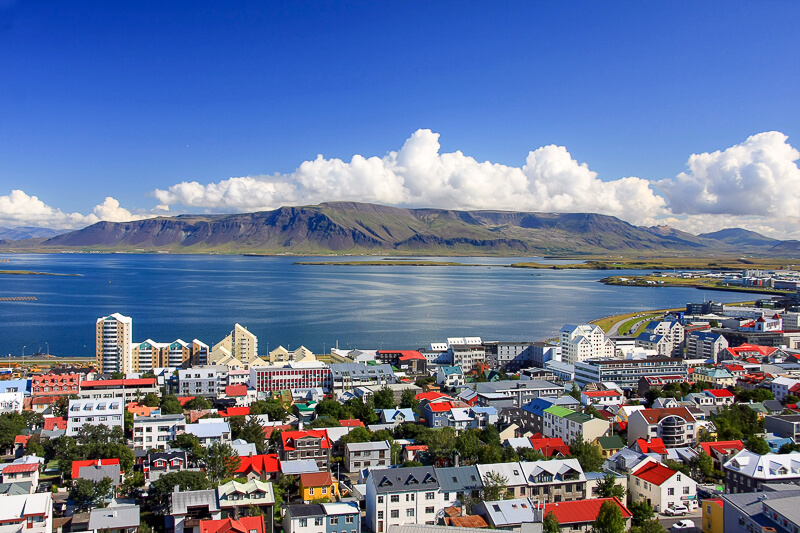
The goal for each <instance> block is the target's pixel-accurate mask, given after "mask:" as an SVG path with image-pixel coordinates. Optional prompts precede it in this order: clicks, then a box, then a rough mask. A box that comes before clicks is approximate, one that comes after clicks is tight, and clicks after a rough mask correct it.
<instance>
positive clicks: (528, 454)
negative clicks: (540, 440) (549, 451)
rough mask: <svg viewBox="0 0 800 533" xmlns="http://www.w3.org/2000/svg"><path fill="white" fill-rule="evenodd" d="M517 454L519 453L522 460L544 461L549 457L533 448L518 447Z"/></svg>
mask: <svg viewBox="0 0 800 533" xmlns="http://www.w3.org/2000/svg"><path fill="white" fill-rule="evenodd" d="M517 455H519V460H520V461H528V462H533V461H544V460H546V459H547V458H546V457H545V456H544V455H542V453H541V452H539V451H537V450H534V449H533V448H517Z"/></svg>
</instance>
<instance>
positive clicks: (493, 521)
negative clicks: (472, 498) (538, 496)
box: [472, 498, 539, 530]
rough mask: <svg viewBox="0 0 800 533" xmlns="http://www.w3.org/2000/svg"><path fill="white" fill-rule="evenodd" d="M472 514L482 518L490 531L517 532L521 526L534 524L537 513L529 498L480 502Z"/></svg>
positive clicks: (473, 508)
mask: <svg viewBox="0 0 800 533" xmlns="http://www.w3.org/2000/svg"><path fill="white" fill-rule="evenodd" d="M472 513H473V514H476V515H478V516H482V517H483V518H484V520H486V522H488V523H489V525H490V526H491V527H492V529H507V530H519V528H520V526H522V524H526V523H533V522H536V518H537V517H539V513H538V512H537V511H536V507H535V506H534V504H533V502H532V501H531V499H530V498H518V499H511V500H499V501H494V502H480V503H478V504H477V505H474V506H473V507H472Z"/></svg>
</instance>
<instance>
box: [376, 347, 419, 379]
mask: <svg viewBox="0 0 800 533" xmlns="http://www.w3.org/2000/svg"><path fill="white" fill-rule="evenodd" d="M375 359H377V360H378V361H380V362H381V363H385V364H390V365H392V366H394V367H396V368H399V369H400V370H402V371H404V372H405V373H407V374H413V375H422V374H425V370H426V368H427V365H428V360H427V359H425V356H424V355H422V354H421V353H419V351H417V350H378V351H377V352H376V354H375Z"/></svg>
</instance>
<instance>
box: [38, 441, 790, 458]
mask: <svg viewBox="0 0 800 533" xmlns="http://www.w3.org/2000/svg"><path fill="white" fill-rule="evenodd" d="M31 439H33V437H31ZM30 444H31V441H28V446H30ZM792 452H800V444H795V443H794V442H787V443H786V444H784V445H783V446H781V449H780V450H778V453H784V454H785V453H792Z"/></svg>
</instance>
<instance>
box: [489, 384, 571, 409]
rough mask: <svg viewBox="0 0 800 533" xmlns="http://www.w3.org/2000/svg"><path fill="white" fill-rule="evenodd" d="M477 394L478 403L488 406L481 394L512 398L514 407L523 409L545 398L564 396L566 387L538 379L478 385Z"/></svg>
mask: <svg viewBox="0 0 800 533" xmlns="http://www.w3.org/2000/svg"><path fill="white" fill-rule="evenodd" d="M475 392H477V393H478V395H479V396H478V397H479V400H478V403H480V404H481V405H483V406H488V403H486V401H484V400H482V399H481V396H480V395H481V394H495V395H502V396H505V397H507V398H510V399H511V400H512V401H513V407H522V406H523V405H526V404H528V403H530V402H531V401H533V400H535V399H536V398H541V397H543V396H548V397H555V398H558V397H560V396H562V395H563V394H564V387H562V386H560V385H557V384H555V383H553V382H551V381H542V380H537V379H529V380H505V381H494V382H490V383H476V384H475Z"/></svg>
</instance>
